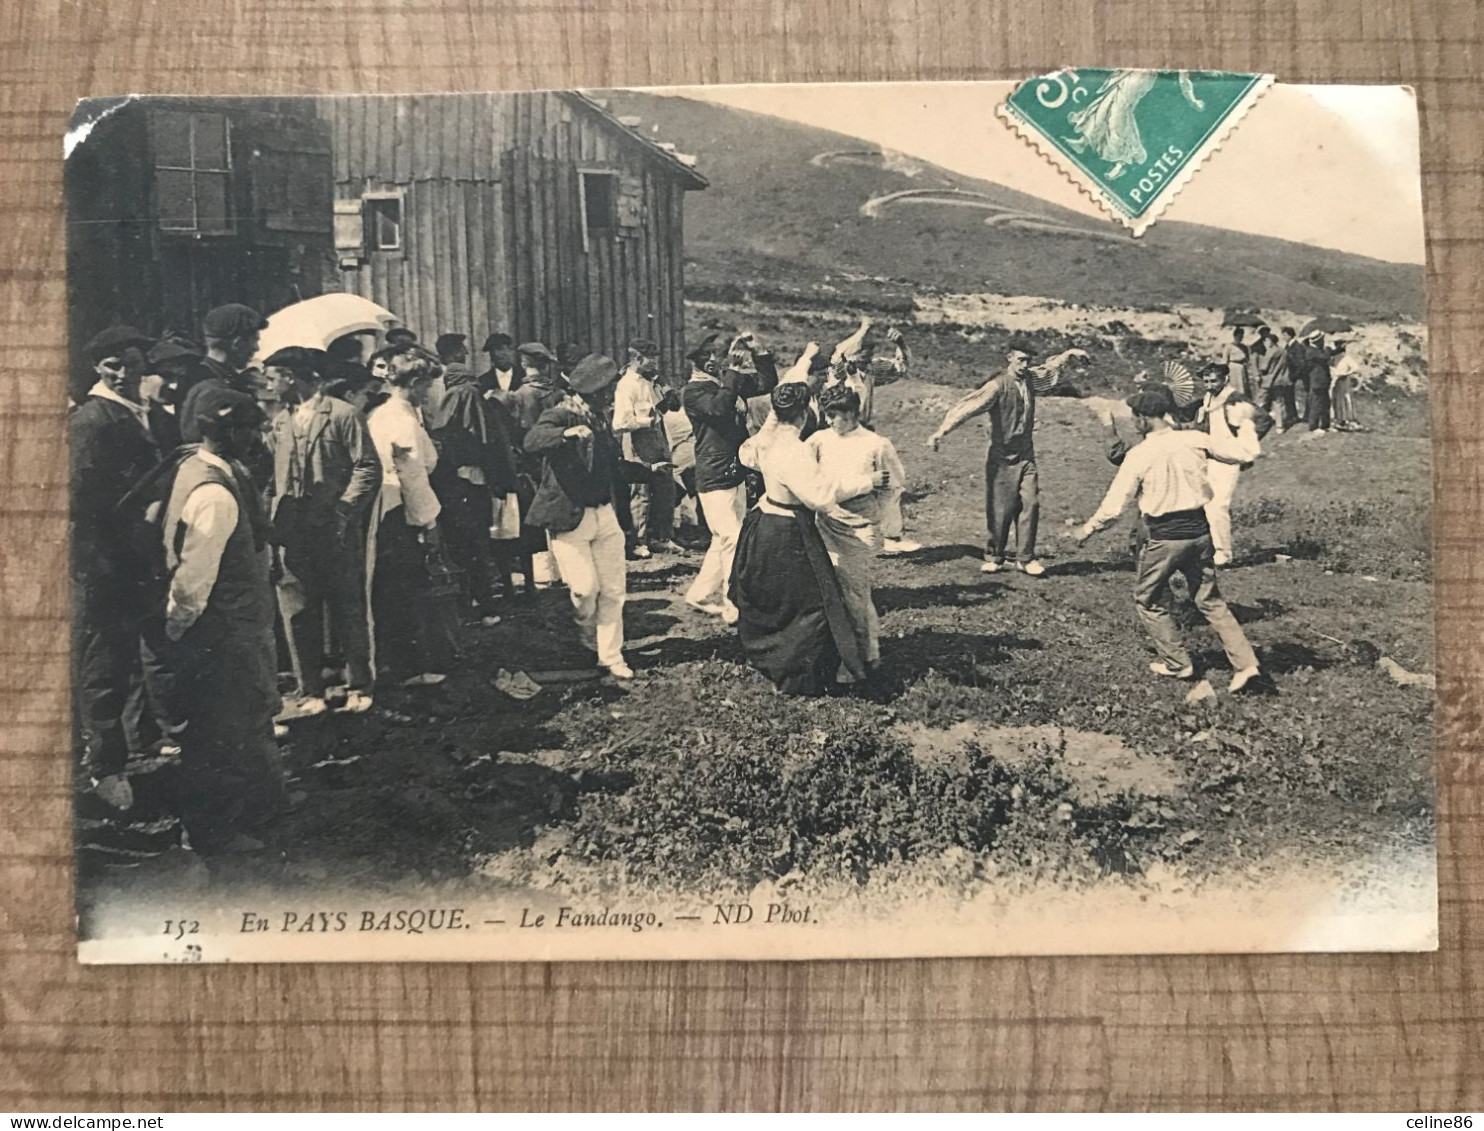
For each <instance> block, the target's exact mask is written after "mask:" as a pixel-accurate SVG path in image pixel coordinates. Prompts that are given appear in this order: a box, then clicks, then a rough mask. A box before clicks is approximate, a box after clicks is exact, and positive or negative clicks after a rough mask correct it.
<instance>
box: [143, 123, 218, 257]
mask: <svg viewBox="0 0 1484 1131" xmlns="http://www.w3.org/2000/svg"><path fill="white" fill-rule="evenodd" d="M151 137H152V140H153V143H154V156H155V209H156V213H157V215H158V217H159V224H160V227H161V228H162V229H163V230H164V231H167V232H194V233H196V234H197V235H226V234H230V233H231V232H232V230H233V225H232V206H231V200H232V183H231V182H232V125H231V122H230V121H229V120H228V119H227V117H226V115H224V114H203V113H195V112H191V111H185V110H161V111H158V112H156V113H155V114H154V115H153V116H152V117H151Z"/></svg>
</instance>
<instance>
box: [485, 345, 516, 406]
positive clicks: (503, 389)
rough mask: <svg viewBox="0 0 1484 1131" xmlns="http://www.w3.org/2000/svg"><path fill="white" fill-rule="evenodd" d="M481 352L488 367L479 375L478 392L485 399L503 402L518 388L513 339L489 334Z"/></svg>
mask: <svg viewBox="0 0 1484 1131" xmlns="http://www.w3.org/2000/svg"><path fill="white" fill-rule="evenodd" d="M483 352H484V353H485V355H486V356H488V357H489V359H490V367H489V368H488V369H486V370H485V371H484V372H483V373H481V374H480V375H479V390H480V392H481V393H483V394H484V396H485V397H486V398H489V399H499V400H504V399H505V398H506V397H508V396H509V395H510V394H511V393H512V392H514V391H515V390H516V389H517V388H519V387H520V379H521V369H520V366H519V365H517V364H516V358H515V339H514V338H512V337H511V336H510V335H509V334H500V333H495V334H491V335H489V336H488V337H487V338H485V339H484V350H483Z"/></svg>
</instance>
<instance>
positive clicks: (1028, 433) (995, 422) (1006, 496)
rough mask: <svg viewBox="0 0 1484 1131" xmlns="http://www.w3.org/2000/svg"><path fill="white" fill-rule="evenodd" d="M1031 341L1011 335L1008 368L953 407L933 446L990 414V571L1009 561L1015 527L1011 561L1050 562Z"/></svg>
mask: <svg viewBox="0 0 1484 1131" xmlns="http://www.w3.org/2000/svg"><path fill="white" fill-rule="evenodd" d="M1032 348H1033V347H1032V345H1031V343H1030V341H1029V340H1028V339H1026V338H1024V337H1023V336H1021V335H1019V334H1015V335H1012V336H1011V338H1010V342H1009V345H1008V347H1007V349H1006V359H1005V368H1004V369H1003V370H1002V371H1001V372H1000V373H998V374H997V375H996V376H994V377H992V378H991V379H990V380H989V381H987V382H985V383H984V384H983V385H982V386H980V387H979V388H978V389H976V390H975V391H974V392H972V393H970V394H969V395H968V396H966V397H964V398H963V400H961V401H959V402H958V404H956V405H954V406H953V407H952V408H950V409H949V410H948V412H947V413H946V414H944V417H943V423H942V424H940V425H938V430H937V431H936V432H934V433H933V434H932V435H931V436H929V437H928V446H929V447H931V448H932V449H933V451H937V450H938V444H939V443H940V442H941V441H942V439H943V437H944V436H946V435H948V433H950V432H952V431H953V430H954V429H955V428H957V427H958V426H959V425H960V424H963V423H964V422H966V421H968V420H970V419H972V418H973V417H975V416H978V415H979V414H980V413H987V414H988V415H989V450H988V451H987V452H986V453H985V456H984V519H985V525H986V526H988V527H989V541H988V544H987V546H986V547H985V552H984V565H983V566H981V567H980V568H981V569H983V571H984V572H985V573H997V572H998V571H999V570H1001V569H1003V568H1004V567H1005V562H1006V556H1005V550H1006V547H1007V546H1008V545H1009V543H1010V532H1011V530H1012V529H1013V530H1014V531H1015V549H1016V553H1015V556H1014V558H1013V559H1010V561H1011V564H1012V565H1015V566H1017V567H1018V568H1020V569H1022V570H1024V571H1025V572H1026V573H1027V574H1028V575H1029V576H1031V577H1040V576H1041V575H1042V574H1044V573H1045V572H1046V567H1045V566H1043V565H1042V564H1041V563H1040V562H1039V561H1038V560H1036V527H1037V526H1038V524H1039V523H1040V518H1041V486H1040V483H1041V481H1040V477H1039V475H1038V473H1037V471H1036V390H1035V387H1034V386H1033V385H1032V384H1031V381H1030V378H1031V364H1030V360H1031V350H1032Z"/></svg>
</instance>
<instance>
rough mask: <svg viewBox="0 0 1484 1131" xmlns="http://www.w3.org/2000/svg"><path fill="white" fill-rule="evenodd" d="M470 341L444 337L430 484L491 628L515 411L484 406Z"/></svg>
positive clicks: (453, 553)
mask: <svg viewBox="0 0 1484 1131" xmlns="http://www.w3.org/2000/svg"><path fill="white" fill-rule="evenodd" d="M466 342H467V339H466V338H465V337H464V335H463V334H442V335H440V336H439V338H438V343H437V347H438V359H439V361H440V362H441V363H442V364H443V387H444V392H443V398H442V400H441V402H440V403H439V405H438V408H437V411H436V412H431V413H427V414H425V423H426V426H427V429H428V435H429V436H430V437H431V438H432V441H433V443H434V444H435V445H436V446H437V448H438V466H437V467H436V468H435V469H434V471H433V474H432V477H431V479H432V484H433V490H434V491H435V492H436V493H437V495H438V501H439V502H440V503H442V504H443V513H442V516H441V517H442V526H443V535H444V540H445V545H446V546H447V548H448V552H449V556H450V557H452V558H453V561H454V564H456V565H457V566H458V567H459V568H460V569H462V570H463V571H464V576H465V578H466V579H467V581H468V586H469V594H468V595H469V598H470V601H471V603H472V604H473V606H474V609H475V611H476V613H477V614H478V615H479V617H480V618H481V620H482V622H483V623H484V624H485V625H486V626H489V625H495V624H498V623H499V622H500V618H499V617H498V616H496V615H495V613H494V592H493V587H492V584H491V562H492V556H491V548H490V523H491V518H492V515H493V513H494V512H493V500H494V499H496V498H499V499H502V500H503V499H505V498H506V496H508V495H510V494H511V493H513V492H514V491H515V490H516V486H517V470H516V466H515V452H514V450H513V447H512V441H511V437H510V432H509V428H508V421H509V419H510V417H509V413H508V411H507V410H506V409H505V406H504V405H503V404H501V403H500V402H498V401H496V400H493V399H492V400H489V401H486V400H485V399H484V397H483V396H482V395H481V394H480V390H479V384H478V379H477V378H476V377H475V376H474V373H473V371H472V370H471V369H470V368H469V366H468V364H467V358H468V356H469V351H468V346H467V345H466Z"/></svg>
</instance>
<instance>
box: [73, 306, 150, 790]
mask: <svg viewBox="0 0 1484 1131" xmlns="http://www.w3.org/2000/svg"><path fill="white" fill-rule="evenodd" d="M151 344H152V343H151V342H150V340H149V339H148V338H147V337H145V336H144V335H143V334H141V333H140V332H139V331H138V330H135V329H133V328H132V327H129V326H120V327H115V328H113V329H110V330H104V331H103V332H102V333H101V334H99V335H97V336H96V337H95V338H93V339H92V341H90V342H88V344H87V346H86V347H85V350H86V353H87V359H88V361H89V362H90V363H91V364H92V366H93V371H94V372H95V373H96V374H97V377H98V380H97V382H96V383H95V384H94V385H93V387H92V389H91V390H90V391H89V393H88V396H87V397H86V398H85V399H84V400H83V403H82V404H81V405H80V406H79V407H78V408H77V410H76V411H75V412H74V413H73V414H72V416H71V418H70V420H69V421H68V429H67V430H68V440H69V446H70V449H71V462H72V469H71V470H72V511H71V523H70V525H71V535H72V594H73V606H74V608H73V663H74V665H75V667H74V671H75V681H76V696H75V710H76V716H77V729H78V736H79V738H80V740H81V745H82V748H83V758H84V767H85V769H86V771H87V773H88V774H89V775H90V777H91V778H92V781H93V785H94V789H95V790H96V791H97V793H98V795H99V796H100V797H102V798H103V799H104V800H105V801H107V802H108V803H109V804H111V805H113V806H114V807H115V808H119V809H127V808H129V806H130V805H131V804H132V803H133V796H132V792H131V790H130V788H129V782H128V779H127V778H126V777H125V776H124V769H125V765H126V763H127V762H128V758H129V740H128V737H127V735H126V732H125V726H124V714H125V710H126V707H127V706H128V701H129V699H130V697H131V696H135V695H141V694H142V680H143V676H142V671H141V668H140V652H139V625H140V622H141V621H142V620H143V619H144V618H145V617H146V616H147V615H148V613H149V612H150V610H149V609H148V608H147V607H146V604H145V602H146V594H145V592H144V591H143V590H142V589H141V588H140V587H139V582H140V580H141V579H138V578H132V577H129V576H128V575H127V570H126V561H125V558H124V549H125V547H124V545H123V531H122V530H120V529H119V523H118V517H117V515H116V509H117V507H118V504H119V501H120V500H121V499H122V498H123V497H124V495H125V494H126V493H127V492H128V490H129V488H130V487H132V486H134V484H135V483H137V482H138V481H139V480H140V479H141V478H143V476H144V475H145V474H146V473H147V472H149V471H150V470H151V469H152V468H153V467H154V466H155V465H156V464H157V463H158V462H159V459H160V452H159V448H158V447H157V446H156V444H155V439H154V436H153V434H152V433H151V431H150V422H149V411H148V409H147V407H146V406H145V405H143V404H141V403H140V400H139V383H140V380H141V378H142V377H143V375H144V352H145V351H146V350H148V349H149V348H150V345H151Z"/></svg>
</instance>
